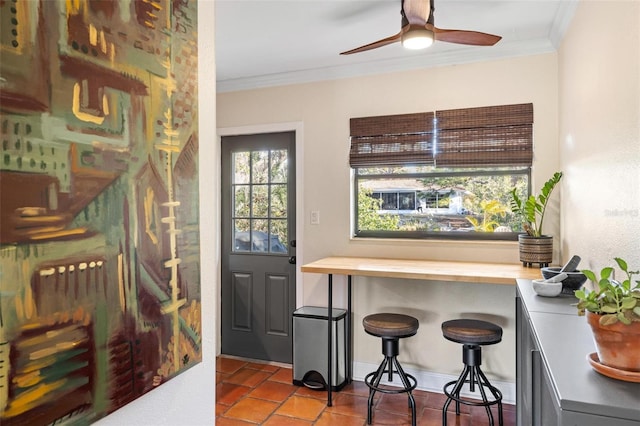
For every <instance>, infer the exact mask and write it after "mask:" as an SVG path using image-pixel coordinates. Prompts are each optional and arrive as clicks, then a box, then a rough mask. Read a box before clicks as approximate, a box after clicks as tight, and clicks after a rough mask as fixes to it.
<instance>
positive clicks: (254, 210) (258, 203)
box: [251, 185, 269, 217]
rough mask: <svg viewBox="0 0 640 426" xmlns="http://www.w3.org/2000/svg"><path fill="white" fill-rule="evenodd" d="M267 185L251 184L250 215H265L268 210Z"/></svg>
mask: <svg viewBox="0 0 640 426" xmlns="http://www.w3.org/2000/svg"><path fill="white" fill-rule="evenodd" d="M267 191H268V188H267V185H253V188H252V194H251V216H252V217H267V216H268V211H269V193H268V192H267Z"/></svg>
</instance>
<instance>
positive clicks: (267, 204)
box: [221, 132, 296, 363]
mask: <svg viewBox="0 0 640 426" xmlns="http://www.w3.org/2000/svg"><path fill="white" fill-rule="evenodd" d="M221 220H222V250H221V253H222V272H221V273H222V275H221V279H222V283H221V287H222V288H221V292H222V294H221V297H222V301H221V313H222V325H221V331H222V353H223V354H227V355H235V356H241V357H247V358H253V359H261V360H268V361H278V362H285V363H290V362H291V361H292V319H291V318H292V314H293V311H294V309H295V300H296V295H295V271H296V266H295V132H282V133H267V134H259V135H240V136H225V137H223V138H222V215H221Z"/></svg>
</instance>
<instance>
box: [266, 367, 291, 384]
mask: <svg viewBox="0 0 640 426" xmlns="http://www.w3.org/2000/svg"><path fill="white" fill-rule="evenodd" d="M269 380H273V381H274V382H281V383H288V384H292V383H293V370H292V369H290V368H280V369H279V370H278V371H276V372H275V373H273V375H271V377H269Z"/></svg>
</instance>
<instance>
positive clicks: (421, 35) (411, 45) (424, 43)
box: [402, 28, 434, 50]
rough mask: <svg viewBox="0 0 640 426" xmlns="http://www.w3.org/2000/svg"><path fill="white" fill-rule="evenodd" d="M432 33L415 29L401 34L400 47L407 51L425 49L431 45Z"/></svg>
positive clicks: (423, 29) (422, 29) (424, 29)
mask: <svg viewBox="0 0 640 426" xmlns="http://www.w3.org/2000/svg"><path fill="white" fill-rule="evenodd" d="M433 38H434V37H433V31H431V30H428V29H426V28H417V29H412V30H410V31H407V32H406V33H404V34H402V46H404V47H405V48H407V49H412V50H419V49H426V48H427V47H429V46H431V45H432V44H433Z"/></svg>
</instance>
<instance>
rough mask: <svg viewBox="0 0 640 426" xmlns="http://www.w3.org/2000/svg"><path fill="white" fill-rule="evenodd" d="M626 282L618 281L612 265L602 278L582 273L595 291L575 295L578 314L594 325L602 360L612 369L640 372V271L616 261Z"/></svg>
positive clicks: (617, 259) (578, 292) (593, 328)
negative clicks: (639, 278)
mask: <svg viewBox="0 0 640 426" xmlns="http://www.w3.org/2000/svg"><path fill="white" fill-rule="evenodd" d="M615 261H616V263H617V264H618V267H619V268H620V270H621V271H622V272H623V273H624V274H625V279H624V281H622V282H620V281H616V280H615V279H614V278H613V277H614V269H613V268H612V267H610V266H608V267H605V268H603V269H602V270H601V271H600V276H599V277H598V276H596V274H595V273H594V272H592V271H590V270H583V271H582V273H584V274H585V276H586V277H587V278H588V279H589V280H590V281H591V282H592V283H593V289H592V290H589V289H584V288H583V289H580V290H577V291H576V292H575V296H576V297H577V298H578V304H577V307H578V315H586V317H587V321H588V323H589V325H590V326H591V330H592V332H593V337H594V341H595V343H596V350H597V354H598V358H599V361H600V362H601V363H602V364H604V365H607V366H609V367H612V368H616V369H619V370H625V371H634V372H640V281H638V280H635V281H634V279H633V277H634V275H637V274H638V273H639V271H630V270H629V268H628V265H627V262H626V261H625V260H624V259H622V258H619V257H616V258H615Z"/></svg>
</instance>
